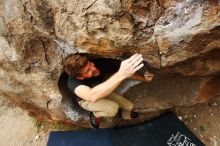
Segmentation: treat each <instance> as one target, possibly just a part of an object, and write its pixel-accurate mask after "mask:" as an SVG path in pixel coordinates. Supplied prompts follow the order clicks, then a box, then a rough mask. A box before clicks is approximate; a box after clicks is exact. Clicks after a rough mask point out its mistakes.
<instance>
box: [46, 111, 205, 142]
mask: <svg viewBox="0 0 220 146" xmlns="http://www.w3.org/2000/svg"><path fill="white" fill-rule="evenodd" d="M47 146H205V145H204V144H203V143H202V142H201V141H200V140H199V139H198V138H197V137H196V136H195V135H194V134H193V133H192V132H191V131H190V130H189V129H188V128H187V127H186V126H185V125H184V124H183V122H182V121H180V120H179V119H178V118H177V117H176V116H175V114H173V113H168V114H165V115H163V116H161V117H159V118H156V119H154V120H151V121H149V122H146V123H143V124H140V125H134V126H128V127H119V128H110V129H100V130H98V131H93V130H90V129H87V130H80V131H53V132H51V133H50V136H49V140H48V143H47Z"/></svg>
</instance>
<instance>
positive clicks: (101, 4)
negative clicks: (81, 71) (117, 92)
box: [0, 0, 220, 127]
mask: <svg viewBox="0 0 220 146" xmlns="http://www.w3.org/2000/svg"><path fill="white" fill-rule="evenodd" d="M76 52H78V53H86V54H87V55H88V54H89V56H92V57H96V58H106V59H107V58H112V59H115V60H117V61H121V60H123V59H125V58H127V57H129V56H130V55H132V54H134V53H141V54H143V57H144V61H145V68H144V69H143V70H142V71H141V72H143V71H144V70H146V69H148V70H149V71H151V72H153V73H155V74H156V78H155V79H154V80H153V81H152V82H151V83H141V84H138V85H135V86H133V87H132V88H130V89H128V90H126V92H125V93H123V95H124V96H126V97H127V98H129V99H131V100H132V101H133V102H134V103H135V110H136V111H138V112H140V113H143V115H142V116H140V118H138V119H136V120H134V121H130V122H128V121H121V124H122V125H123V123H124V124H129V123H136V122H140V121H143V120H146V119H150V118H152V117H154V116H156V115H159V114H160V113H161V112H163V111H165V110H167V109H171V108H173V107H175V106H189V105H193V104H196V103H200V102H205V101H207V100H209V99H211V98H213V97H215V96H216V95H219V91H220V90H219V87H220V86H219V85H220V79H219V73H220V57H219V55H220V2H219V1H218V0H212V1H211V0H207V1H193V0H184V1H180V0H168V1H165V0H111V1H109V0H80V1H77V0H65V1H64V0H56V1H53V0H20V1H15V0H1V1H0V96H4V97H6V98H8V99H10V100H11V101H13V102H15V103H16V104H17V105H18V106H19V107H21V108H22V109H25V110H27V111H28V113H29V115H31V116H33V117H35V118H36V119H38V120H47V121H60V122H66V123H75V124H78V125H81V126H84V127H86V126H88V119H89V116H88V112H87V111H85V110H83V109H81V108H80V107H79V106H78V104H77V103H76V101H75V100H74V99H73V98H72V93H71V91H69V90H68V89H67V87H66V80H67V75H66V74H65V73H64V69H63V60H64V58H65V57H66V55H68V54H71V53H76ZM128 86H130V85H128V84H127V85H125V87H128ZM117 122H118V119H117V118H116V119H113V120H106V121H105V122H103V125H102V127H110V126H112V125H115V124H117ZM119 124H120V123H119Z"/></svg>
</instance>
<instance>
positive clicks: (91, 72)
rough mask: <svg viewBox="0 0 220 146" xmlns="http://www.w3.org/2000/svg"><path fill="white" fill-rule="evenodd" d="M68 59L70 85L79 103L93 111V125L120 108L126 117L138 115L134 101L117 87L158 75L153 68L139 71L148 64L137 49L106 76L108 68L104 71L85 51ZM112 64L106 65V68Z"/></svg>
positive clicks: (93, 126)
mask: <svg viewBox="0 0 220 146" xmlns="http://www.w3.org/2000/svg"><path fill="white" fill-rule="evenodd" d="M64 63H65V71H66V72H67V74H68V75H69V78H68V83H67V85H68V88H69V89H70V90H71V91H72V92H73V94H74V96H75V97H76V98H77V101H78V103H79V105H80V106H81V107H82V108H84V109H85V110H87V111H90V113H91V114H90V126H91V127H92V128H98V127H99V118H100V117H114V116H115V115H116V114H117V113H118V110H119V109H121V117H122V118H123V119H132V118H135V117H136V116H137V114H136V113H135V112H133V111H132V110H133V109H134V104H133V103H132V102H131V101H129V100H128V99H126V98H125V97H123V96H121V95H119V94H117V93H115V92H114V90H115V89H116V88H117V87H118V86H119V84H120V83H121V82H122V81H123V80H125V79H128V78H130V79H134V80H140V81H147V82H149V81H151V80H152V79H153V77H154V75H153V74H152V73H149V72H145V73H144V75H140V74H138V73H136V72H137V71H138V70H139V69H141V68H142V67H143V66H144V64H143V57H142V55H141V54H137V53H136V54H134V55H132V56H131V57H130V58H128V59H126V60H124V61H122V62H121V63H120V67H119V69H118V70H117V71H116V72H115V73H114V74H113V75H112V76H110V77H109V78H108V79H105V80H103V76H104V70H103V71H100V69H99V68H98V67H97V66H96V64H95V63H94V62H92V61H90V60H88V58H87V57H86V56H85V55H82V54H70V55H68V56H67V57H66V59H65V61H64ZM108 67H110V66H108V65H106V68H108ZM100 79H101V80H100Z"/></svg>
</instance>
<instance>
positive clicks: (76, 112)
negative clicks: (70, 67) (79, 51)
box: [58, 54, 121, 125]
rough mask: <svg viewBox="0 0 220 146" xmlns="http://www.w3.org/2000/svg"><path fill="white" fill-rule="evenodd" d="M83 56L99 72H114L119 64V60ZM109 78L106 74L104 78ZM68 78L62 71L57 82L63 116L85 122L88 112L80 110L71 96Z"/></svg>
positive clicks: (74, 120) (88, 55)
mask: <svg viewBox="0 0 220 146" xmlns="http://www.w3.org/2000/svg"><path fill="white" fill-rule="evenodd" d="M84 55H86V56H87V57H88V60H90V61H92V62H94V63H95V64H96V66H97V67H98V68H99V69H100V70H101V71H103V70H110V72H113V71H115V72H116V71H117V70H118V68H119V66H120V62H121V61H120V60H119V59H112V58H103V57H100V56H94V55H90V54H84ZM109 65H110V67H109ZM109 76H110V74H106V75H105V78H106V79H107V78H108V77H109ZM68 77H69V75H68V74H67V73H66V72H65V71H64V72H63V73H62V74H61V75H60V78H59V81H58V87H59V91H60V93H61V95H62V110H63V112H64V113H65V116H66V117H67V118H68V119H70V120H71V121H73V122H78V121H86V120H88V118H89V112H88V111H86V110H84V109H82V108H81V107H80V106H79V105H78V103H77V100H76V98H75V97H74V96H73V93H72V92H71V91H70V90H69V89H68V87H67V80H68ZM81 125H82V123H81Z"/></svg>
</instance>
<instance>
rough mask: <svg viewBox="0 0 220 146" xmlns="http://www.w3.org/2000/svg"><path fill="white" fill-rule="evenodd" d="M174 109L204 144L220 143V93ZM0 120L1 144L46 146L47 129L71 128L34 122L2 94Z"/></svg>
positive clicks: (8, 145)
mask: <svg viewBox="0 0 220 146" xmlns="http://www.w3.org/2000/svg"><path fill="white" fill-rule="evenodd" d="M175 111H176V113H177V115H178V116H179V118H180V119H182V120H183V122H184V123H185V124H186V125H187V126H188V127H189V128H190V129H191V130H192V131H193V133H195V134H196V135H197V136H198V137H199V138H200V139H201V140H202V141H203V142H204V143H205V144H206V145H207V146H220V96H219V97H215V98H214V99H213V100H211V101H209V102H207V103H203V104H197V105H194V106H191V107H181V108H176V109H175ZM0 123H1V125H0V137H1V140H0V146H46V144H47V140H48V134H49V131H50V130H64V129H66V130H68V129H71V128H70V127H69V126H63V125H59V126H57V125H55V126H54V125H52V124H48V123H46V124H45V123H40V122H37V121H35V120H34V119H33V118H31V117H29V116H28V115H27V113H26V112H25V111H23V110H21V109H20V108H18V107H15V106H14V105H13V104H11V103H9V102H8V101H7V100H5V99H4V98H2V97H0ZM51 125H52V126H51Z"/></svg>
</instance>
